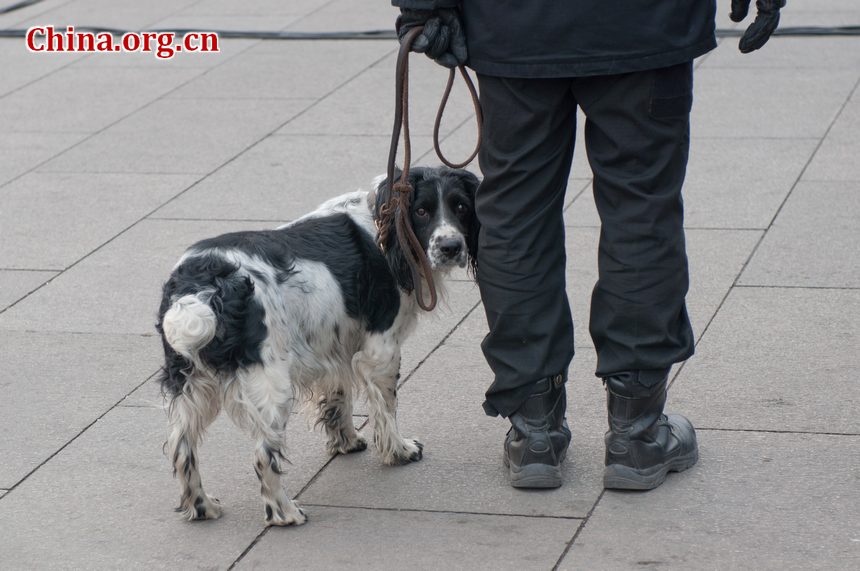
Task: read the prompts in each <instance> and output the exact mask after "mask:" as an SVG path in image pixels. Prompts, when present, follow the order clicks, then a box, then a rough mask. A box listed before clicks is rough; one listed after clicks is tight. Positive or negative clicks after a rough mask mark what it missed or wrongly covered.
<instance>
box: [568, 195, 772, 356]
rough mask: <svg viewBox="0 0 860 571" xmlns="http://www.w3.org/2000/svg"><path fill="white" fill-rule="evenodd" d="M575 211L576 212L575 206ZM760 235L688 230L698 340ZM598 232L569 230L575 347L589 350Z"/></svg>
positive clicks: (689, 301) (691, 306) (693, 315)
mask: <svg viewBox="0 0 860 571" xmlns="http://www.w3.org/2000/svg"><path fill="white" fill-rule="evenodd" d="M573 207H574V208H575V207H576V203H574V205H573ZM760 236H761V233H760V232H758V231H745V230H688V231H687V257H688V259H689V264H690V275H691V280H690V282H691V283H690V291H689V293H688V294H687V310H688V311H689V314H690V320H691V321H692V323H693V332H694V334H695V335H696V337H697V338H698V337H699V336H700V335H701V334H702V332H703V331H704V328H705V326H706V325H707V323H708V321H710V320H711V317H713V315H714V313H715V312H716V311H717V309H718V308H719V306H720V303H721V302H722V300H723V297H724V296H725V295H726V293H727V292H728V291H729V288H731V286H732V284H733V283H734V280H735V278H736V277H737V275H738V272H740V271H741V268H742V267H743V264H744V263H745V262H746V260H747V258H748V257H749V255H750V252H752V249H753V248H754V247H755V245H756V243H757V242H758V240H759V237H760ZM599 237H600V233H599V230H598V229H596V228H568V232H567V258H568V265H567V268H568V270H567V284H568V285H567V287H568V296H569V298H570V303H571V307H572V311H573V318H574V326H575V327H574V332H575V339H576V346H577V347H591V346H592V343H591V337H590V336H589V333H588V321H589V307H590V303H591V291H592V289H593V287H594V284H595V282H596V281H597V243H598V240H599Z"/></svg>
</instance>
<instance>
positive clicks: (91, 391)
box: [0, 331, 158, 527]
mask: <svg viewBox="0 0 860 571" xmlns="http://www.w3.org/2000/svg"><path fill="white" fill-rule="evenodd" d="M0 339H2V343H0V362H2V363H3V369H2V372H0V388H2V392H3V398H2V400H0V432H2V434H3V435H4V437H3V439H0V455H2V457H3V463H2V465H0V487H3V488H9V487H11V486H13V485H14V484H15V483H16V482H18V481H19V480H20V479H21V478H23V477H24V476H26V475H27V473H28V472H30V471H31V470H32V469H33V468H35V467H37V466H38V465H39V464H40V463H42V462H43V461H45V460H46V459H48V457H49V456H50V455H51V454H53V453H54V452H56V451H57V450H58V449H59V448H60V447H61V446H63V445H64V444H65V443H66V442H68V441H69V440H71V439H72V438H74V437H75V436H76V435H77V434H78V433H79V432H80V431H81V430H83V429H84V428H86V426H87V425H89V424H90V423H91V422H92V421H93V420H95V419H96V418H98V417H99V415H101V414H103V413H104V412H106V411H107V410H108V409H109V408H110V407H112V406H113V405H114V404H115V403H116V402H117V401H119V400H120V399H122V398H123V396H125V395H126V394H127V393H128V392H130V391H131V390H132V389H134V388H135V387H136V386H137V385H139V384H140V383H142V382H143V381H144V380H145V379H146V378H147V377H149V376H150V375H152V374H153V373H154V372H155V371H156V369H157V367H158V361H156V360H155V358H154V357H155V356H156V355H157V353H156V350H157V349H158V342H157V341H156V340H155V339H149V338H144V337H137V336H120V337H118V336H108V335H75V334H50V333H36V332H22V331H17V332H2V333H0ZM4 501H5V500H4ZM0 527H2V525H0Z"/></svg>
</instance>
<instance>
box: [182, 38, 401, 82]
mask: <svg viewBox="0 0 860 571" xmlns="http://www.w3.org/2000/svg"><path fill="white" fill-rule="evenodd" d="M268 29H271V28H268ZM393 49H394V46H392V45H390V44H389V43H388V42H368V41H340V42H320V41H284V42H262V43H259V44H257V45H256V46H254V47H252V48H250V49H249V50H247V51H245V52H244V53H242V54H241V55H239V56H238V57H236V58H233V59H231V60H230V61H229V62H226V63H225V64H224V65H221V66H219V67H218V68H217V69H215V70H212V71H211V72H210V73H207V74H206V75H203V76H200V77H199V78H197V79H195V80H194V81H192V82H190V83H189V84H187V85H185V86H183V87H182V88H181V89H179V90H177V91H176V92H175V93H174V94H172V95H171V97H182V98H189V97H190V98H198V97H219V98H261V99H265V98H309V99H317V98H319V97H322V96H324V95H326V94H327V93H329V92H330V91H332V90H333V89H335V88H336V87H338V86H339V85H340V84H342V83H343V82H345V81H346V80H347V79H348V78H349V77H351V76H353V75H355V74H357V73H359V72H361V71H362V70H363V69H366V68H367V67H369V66H370V65H371V64H373V63H374V62H376V61H377V60H379V59H380V58H382V57H383V56H385V54H387V53H390V52H391V51H392V50H393Z"/></svg>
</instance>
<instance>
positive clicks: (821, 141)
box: [669, 78, 860, 388]
mask: <svg viewBox="0 0 860 571" xmlns="http://www.w3.org/2000/svg"><path fill="white" fill-rule="evenodd" d="M858 86H860V78H858V79H857V81H855V82H854V87H852V88H851V89H850V90H849V91H848V95H847V96H846V97H845V100H844V101H843V102H842V105H841V106H840V107H839V111H837V112H836V113H835V114H834V115H833V118H832V119H831V120H830V124H829V125H828V126H827V129H826V130H825V131H824V134H823V135H822V136H821V138H820V139H819V141H818V143H817V144H816V145H815V148H814V149H813V150H812V152H811V153H810V155H809V158H808V159H807V160H806V163H805V164H804V165H803V168H802V169H801V170H800V172H799V173H798V175H797V178H795V180H794V183H793V184H792V185H791V188H790V189H789V191H788V192H787V193H786V195H785V198H783V200H782V202H781V203H780V205H779V206H778V207H777V209H776V212H774V214H773V217H772V218H771V220H770V224H768V226H767V228H766V229H765V231H764V232H762V234H761V236H759V239H758V240H757V241H756V243H755V245H754V246H753V247H752V250H751V251H750V254H749V256H747V259H746V260H745V261H744V263H743V265H742V266H741V268H740V270H739V271H738V273H737V275H736V276H735V279H734V281H733V282H732V285H731V287H729V289H728V291H726V294H725V295H724V296H723V299H721V300H720V303H719V305H718V306H717V309H716V310H715V311H714V313H713V314H712V315H711V318H710V319H709V320H708V322H707V323H706V324H705V327H704V328H702V333H701V334H700V335H699V338H698V339H697V340H696V342H695V345H694V347H695V348H698V346H699V343H701V341H702V339H704V338H705V335H706V334H707V332H708V329H710V327H711V324H712V323H713V322H714V320H715V319H716V318H717V315H719V314H720V311H721V310H722V308H723V305H725V303H726V300H727V299H728V298H729V296H730V295H731V293H732V291H733V290H734V289H735V288H736V287H737V285H738V280H740V278H741V276H742V275H743V273H744V271H746V269H747V266H748V265H749V263H750V262H751V261H752V259H753V258H754V257H755V254H756V252H757V251H758V249H759V247H760V246H761V244H762V242H763V241H764V239H765V238H766V237H767V234H768V232H769V231H770V229H771V228H773V224H774V222H775V221H776V219H777V218H778V217H779V214H780V212H782V209H783V208H784V207H785V204H786V203H787V202H788V200H789V199H790V198H791V195H792V194H793V193H794V190H795V189H796V188H797V185H798V184H800V181H801V180H802V179H803V175H804V173H806V171H807V169H809V165H811V164H812V161H813V160H814V159H815V155H817V154H818V151H819V150H820V149H821V146H822V145H823V144H824V140H825V139H826V138H827V135H829V134H830V131H831V130H832V129H833V126H834V125H835V124H836V122H837V121H838V120H839V117H841V116H842V113H843V111H844V110H845V108H846V107H847V106H848V103H849V102H850V101H851V99H852V97H853V96H854V93H855V92H856V91H857V88H858ZM687 362H688V361H684V362H683V363H681V365H680V366H679V367H678V370H677V371H675V374H674V375H673V376H672V379H671V381H670V382H669V388H671V387H672V385H674V384H675V381H676V380H677V379H678V376H679V375H680V374H681V372H682V371H683V370H684V367H686V366H687Z"/></svg>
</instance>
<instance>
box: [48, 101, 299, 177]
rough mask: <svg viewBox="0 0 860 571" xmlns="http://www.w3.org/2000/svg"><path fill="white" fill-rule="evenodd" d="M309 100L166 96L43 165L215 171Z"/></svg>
mask: <svg viewBox="0 0 860 571" xmlns="http://www.w3.org/2000/svg"><path fill="white" fill-rule="evenodd" d="M309 103H310V101H308V100H300V99H292V100H285V99H281V100H272V99H258V100H235V99H170V100H164V99H163V100H161V101H157V102H155V103H154V104H152V105H150V106H148V107H147V108H145V109H142V110H141V111H139V112H137V113H135V114H134V115H132V116H130V117H128V118H126V119H124V120H123V121H121V122H120V123H117V124H116V125H114V126H112V127H111V128H110V129H107V130H105V131H103V132H102V133H99V134H98V135H96V136H95V137H93V138H92V139H90V140H88V141H86V142H85V143H83V144H81V145H79V146H77V147H76V148H74V149H72V150H71V151H69V152H67V153H64V154H63V155H61V156H60V157H57V158H56V159H54V160H52V161H51V162H50V163H48V164H46V165H45V166H44V167H43V168H42V169H41V170H44V171H60V172H137V173H209V172H211V171H213V170H214V169H216V168H218V167H219V166H221V165H223V164H224V163H225V162H226V161H229V160H230V159H232V158H233V157H235V156H236V155H237V154H239V153H240V152H241V151H243V150H244V149H246V148H248V147H249V146H250V145H252V144H253V143H255V142H257V141H258V140H260V139H262V138H263V137H264V136H266V135H267V134H268V133H270V132H271V131H272V130H274V129H276V128H277V127H278V125H281V124H283V123H284V122H285V121H287V120H288V119H289V118H290V117H293V116H294V115H296V114H297V113H299V112H300V111H301V110H302V109H304V108H305V107H306V106H307V105H308V104H309Z"/></svg>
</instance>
